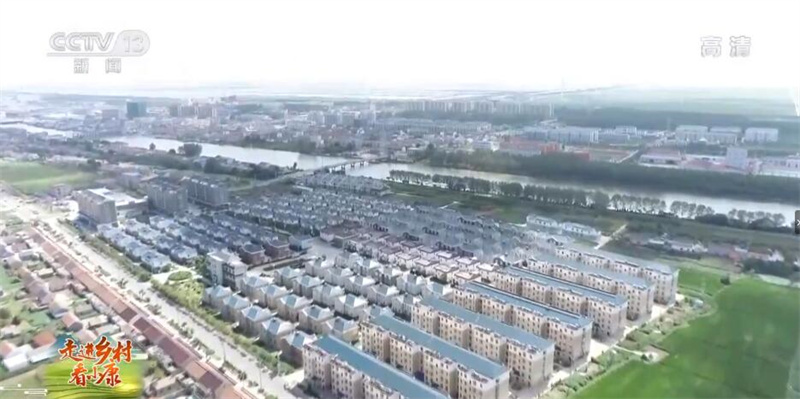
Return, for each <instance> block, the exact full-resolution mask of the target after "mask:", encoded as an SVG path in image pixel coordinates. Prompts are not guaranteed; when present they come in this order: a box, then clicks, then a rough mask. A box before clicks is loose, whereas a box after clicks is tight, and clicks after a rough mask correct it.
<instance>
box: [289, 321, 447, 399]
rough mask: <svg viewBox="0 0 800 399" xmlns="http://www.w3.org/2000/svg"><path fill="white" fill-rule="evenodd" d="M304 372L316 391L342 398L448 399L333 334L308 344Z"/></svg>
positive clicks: (304, 358) (306, 379) (307, 380)
mask: <svg viewBox="0 0 800 399" xmlns="http://www.w3.org/2000/svg"><path fill="white" fill-rule="evenodd" d="M303 371H304V376H305V381H306V382H308V383H309V385H310V386H311V387H313V389H314V390H315V391H317V392H319V393H323V394H326V393H327V394H333V395H335V396H337V397H339V398H342V399H362V398H363V399H400V398H408V399H412V398H426V399H428V398H430V399H447V396H446V395H443V394H441V393H440V392H438V391H436V390H435V389H433V388H431V387H428V386H426V385H425V384H423V383H421V382H420V381H418V380H416V379H415V378H414V377H412V376H410V375H408V374H405V373H403V372H401V371H399V370H397V369H395V368H394V367H392V366H390V365H388V364H386V363H384V362H382V361H380V360H379V359H377V358H375V357H373V356H370V355H369V354H367V353H364V352H362V351H360V350H358V349H357V348H355V347H353V346H352V345H349V344H347V343H345V342H343V341H342V340H340V339H338V338H336V337H331V336H326V337H323V338H320V339H318V340H317V341H316V342H314V343H311V344H308V345H306V346H305V347H304V349H303Z"/></svg>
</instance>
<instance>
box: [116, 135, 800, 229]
mask: <svg viewBox="0 0 800 399" xmlns="http://www.w3.org/2000/svg"><path fill="white" fill-rule="evenodd" d="M109 140H114V141H121V142H125V143H128V145H130V146H132V147H137V148H148V147H149V146H150V143H153V144H155V146H156V148H157V149H159V150H165V151H168V150H170V149H175V150H177V149H178V147H180V146H181V145H182V144H183V142H181V141H177V140H170V139H157V138H152V137H145V136H126V137H117V138H112V139H109ZM202 145H203V153H202V155H205V156H217V155H221V156H225V157H230V158H234V159H237V160H239V161H243V162H255V163H258V162H267V163H271V164H274V165H279V166H292V164H293V163H294V162H297V167H298V168H300V169H314V168H319V167H322V166H327V165H332V164H336V163H339V162H342V161H345V160H346V159H345V158H338V157H328V156H318V155H305V154H299V153H296V152H289V151H275V150H266V149H260V148H244V147H236V146H228V145H216V144H204V143H202ZM393 169H398V170H405V171H410V172H417V173H425V174H429V175H434V174H440V175H451V176H459V177H475V178H480V179H486V180H492V181H506V182H517V183H521V184H536V185H543V186H555V187H571V188H577V189H583V190H599V191H603V192H605V193H607V194H609V196H611V195H613V194H627V195H634V196H638V197H652V198H658V199H661V200H664V202H666V203H667V207H669V205H670V204H672V202H674V201H684V202H693V203H696V204H703V205H706V206H710V207H711V208H713V209H714V211H715V212H717V213H728V211H730V210H731V209H743V210H746V211H752V212H757V211H764V212H768V213H781V214H783V216H784V217H785V218H786V220H787V222H788V221H791V220H794V211H795V210H796V209H800V204H798V205H788V204H781V203H777V202H756V201H747V200H740V199H729V198H720V197H709V196H704V195H696V194H686V193H676V192H669V191H664V192H660V191H655V190H645V189H636V188H628V187H610V186H600V185H593V184H586V183H564V182H554V181H548V180H543V179H536V178H533V177H528V176H519V175H509V174H503V173H492V172H478V171H473V170H465V169H450V168H441V167H433V166H428V165H423V164H402V163H382V164H372V165H368V166H365V167H361V168H355V169H347V171H348V172H347V173H348V174H352V175H355V176H368V177H372V178H376V179H386V178H387V177H389V171H391V170H393Z"/></svg>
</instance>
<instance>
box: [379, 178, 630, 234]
mask: <svg viewBox="0 0 800 399" xmlns="http://www.w3.org/2000/svg"><path fill="white" fill-rule="evenodd" d="M389 186H390V187H391V188H392V191H393V192H395V193H396V194H397V198H398V199H401V200H404V201H419V202H424V203H428V204H431V205H435V206H444V205H448V204H452V205H451V207H452V208H454V209H461V210H464V211H466V212H473V213H480V214H485V215H487V216H491V217H494V218H496V219H500V220H503V221H506V222H509V223H525V217H526V216H528V214H530V213H537V214H540V215H546V216H547V217H550V218H553V219H556V220H559V221H569V222H575V223H582V224H586V225H589V226H593V227H595V228H597V229H599V230H601V231H603V232H604V233H606V234H609V233H611V232H613V231H615V230H617V229H618V228H619V227H620V226H622V224H624V223H625V221H624V219H623V218H621V217H615V216H614V215H609V214H601V213H599V212H597V211H595V210H592V209H584V208H578V207H572V206H566V205H550V204H542V203H537V202H533V201H524V200H521V199H518V198H507V197H506V198H504V197H488V196H480V195H474V194H472V193H462V192H457V191H451V190H446V189H440V188H433V187H422V186H415V185H410V184H402V183H389ZM453 202H456V204H453Z"/></svg>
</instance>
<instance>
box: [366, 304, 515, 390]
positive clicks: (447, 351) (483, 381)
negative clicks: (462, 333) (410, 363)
mask: <svg viewBox="0 0 800 399" xmlns="http://www.w3.org/2000/svg"><path fill="white" fill-rule="evenodd" d="M371 322H372V323H373V324H375V325H377V326H380V327H383V328H384V329H385V330H389V331H391V333H390V341H391V342H395V341H398V342H399V341H404V342H409V343H413V344H416V345H418V346H419V347H420V348H422V349H423V353H422V359H423V360H422V373H423V376H424V378H425V381H426V382H427V383H429V384H430V385H431V386H435V387H439V389H440V390H442V391H443V392H445V393H447V394H449V395H451V396H453V397H456V395H466V396H458V397H459V398H475V399H478V398H481V399H482V398H486V399H506V398H507V397H508V386H509V372H508V370H507V369H506V368H505V367H503V366H502V365H500V364H498V363H496V362H493V361H491V360H489V359H487V358H485V357H482V356H479V355H477V354H475V353H472V352H470V351H468V350H466V349H464V348H461V347H458V346H456V345H454V344H452V343H449V342H447V341H445V340H443V339H441V338H439V337H437V336H435V335H433V334H430V333H427V332H425V331H422V330H420V329H418V328H416V327H414V326H413V325H411V324H408V323H405V322H403V321H400V320H398V319H395V318H393V317H389V316H379V317H376V318H373V319H372V320H371ZM400 337H402V338H400ZM454 375H455V380H454V379H453V376H454ZM434 384H435V385H434Z"/></svg>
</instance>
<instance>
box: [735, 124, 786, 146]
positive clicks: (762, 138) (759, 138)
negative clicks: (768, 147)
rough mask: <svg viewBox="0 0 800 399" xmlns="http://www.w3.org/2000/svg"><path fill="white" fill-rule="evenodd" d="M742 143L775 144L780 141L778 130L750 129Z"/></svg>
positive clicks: (745, 133) (765, 128)
mask: <svg viewBox="0 0 800 399" xmlns="http://www.w3.org/2000/svg"><path fill="white" fill-rule="evenodd" d="M742 141H744V142H748V143H774V142H776V141H778V129H773V128H768V127H748V128H747V129H745V131H744V138H742Z"/></svg>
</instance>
